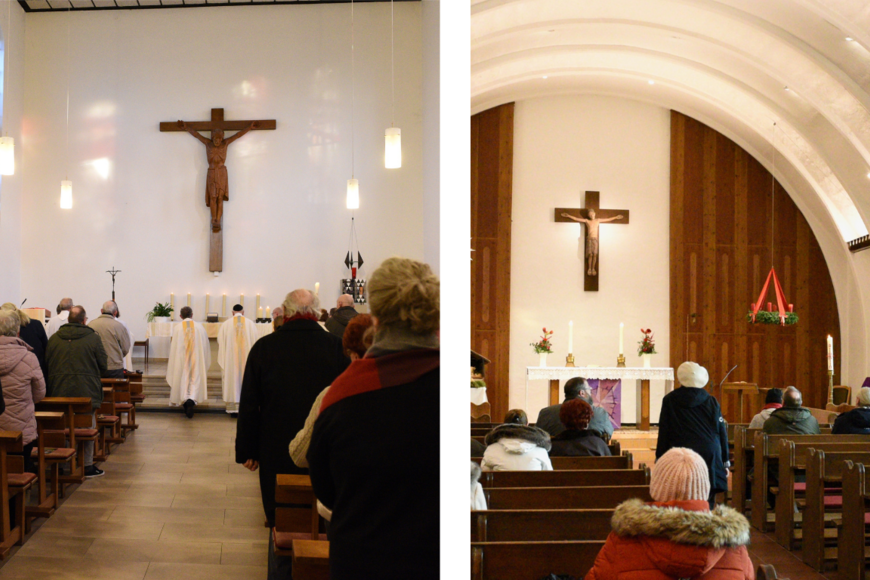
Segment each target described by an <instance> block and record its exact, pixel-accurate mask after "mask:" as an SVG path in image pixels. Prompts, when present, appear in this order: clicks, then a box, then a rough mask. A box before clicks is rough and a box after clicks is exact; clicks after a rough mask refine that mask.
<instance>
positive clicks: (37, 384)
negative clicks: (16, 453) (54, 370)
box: [0, 310, 45, 473]
mask: <svg viewBox="0 0 870 580" xmlns="http://www.w3.org/2000/svg"><path fill="white" fill-rule="evenodd" d="M20 325H21V322H20V320H19V319H18V313H17V312H15V311H13V310H0V382H2V392H3V401H4V402H5V403H6V408H5V411H4V412H3V414H0V430H2V431H21V434H22V438H23V443H24V450H23V454H24V465H25V469H26V471H28V472H31V473H37V470H36V467H35V465H34V462H33V459H32V458H31V457H30V452H31V451H32V450H33V447H34V446H35V445H36V443H37V441H36V417H35V415H34V412H35V410H36V409H35V407H34V404H35V403H38V402H39V401H41V400H42V399H43V398H44V397H45V380H44V379H43V376H42V369H41V368H40V366H39V361H38V360H36V355H34V354H33V349H32V348H31V347H30V346H28V345H27V343H26V342H24V341H23V340H21V339H20V338H18V329H19V327H20Z"/></svg>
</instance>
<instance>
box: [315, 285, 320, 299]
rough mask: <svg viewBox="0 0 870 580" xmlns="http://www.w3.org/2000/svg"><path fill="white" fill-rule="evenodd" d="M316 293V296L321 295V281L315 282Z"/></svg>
mask: <svg viewBox="0 0 870 580" xmlns="http://www.w3.org/2000/svg"><path fill="white" fill-rule="evenodd" d="M314 295H315V296H319V295H320V282H315V283H314Z"/></svg>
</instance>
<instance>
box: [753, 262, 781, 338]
mask: <svg viewBox="0 0 870 580" xmlns="http://www.w3.org/2000/svg"><path fill="white" fill-rule="evenodd" d="M771 279H773V288H774V290H775V291H776V307H777V309H778V310H779V322H780V324H782V325H783V326H785V319H786V316H788V314H787V311H786V304H787V302H786V300H785V292H783V291H782V285H781V284H780V283H779V278H777V277H776V270H775V269H774V268H773V267H771V268H770V272H769V273H768V274H767V280H765V281H764V287H762V289H761V294H759V295H758V300H757V301H756V302H755V304H753V305H752V322H755V315H756V314H758V311H759V310H760V309H761V305H762V303H763V300H764V299H765V297H766V296H767V288H768V287H769V286H770V280H771Z"/></svg>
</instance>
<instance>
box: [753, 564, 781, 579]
mask: <svg viewBox="0 0 870 580" xmlns="http://www.w3.org/2000/svg"><path fill="white" fill-rule="evenodd" d="M755 580H788V578H779V579H777V576H776V569H775V568H774V567H773V566H771V565H770V564H762V565H761V566H759V567H758V569H757V570H756V571H755Z"/></svg>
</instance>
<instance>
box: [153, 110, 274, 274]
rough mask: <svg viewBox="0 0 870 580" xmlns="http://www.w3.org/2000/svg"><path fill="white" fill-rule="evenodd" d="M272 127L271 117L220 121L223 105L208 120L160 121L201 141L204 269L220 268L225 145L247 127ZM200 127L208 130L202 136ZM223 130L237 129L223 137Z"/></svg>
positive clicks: (225, 198)
mask: <svg viewBox="0 0 870 580" xmlns="http://www.w3.org/2000/svg"><path fill="white" fill-rule="evenodd" d="M273 129H275V120H274V119H269V120H264V121H224V110H223V109H212V110H211V121H192V122H189V123H188V122H185V121H176V122H172V121H170V122H163V123H160V130H161V131H187V132H188V133H190V134H191V135H193V136H194V137H196V138H197V139H199V140H200V141H201V142H202V143H203V144H204V145H205V154H206V157H207V158H208V174H207V175H206V178H205V205H207V206H208V207H209V209H211V245H210V246H209V257H208V269H209V271H211V272H220V271H222V270H223V262H224V247H223V233H222V231H221V223H222V221H223V215H224V202H225V201H229V200H230V196H229V180H228V179H227V167H226V165H225V163H226V160H227V147H229V146H230V143H232V142H233V141H235V140H236V139H238V138H240V137H242V136H243V135H244V134H245V133H247V132H248V131H263V130H273ZM200 131H209V132H211V139H206V138H205V137H204V136H203V135H202V134H201V133H200ZM224 131H238V133H236V134H235V135H233V136H232V137H229V138H227V139H224Z"/></svg>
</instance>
